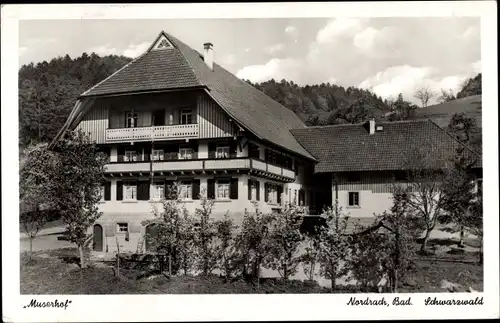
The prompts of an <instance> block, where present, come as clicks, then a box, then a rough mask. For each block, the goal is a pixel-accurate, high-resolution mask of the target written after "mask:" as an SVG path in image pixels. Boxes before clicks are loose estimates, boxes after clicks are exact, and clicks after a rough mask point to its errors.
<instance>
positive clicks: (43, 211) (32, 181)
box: [19, 144, 55, 260]
mask: <svg viewBox="0 0 500 323" xmlns="http://www.w3.org/2000/svg"><path fill="white" fill-rule="evenodd" d="M22 155H23V156H22V158H21V163H20V167H19V177H20V178H19V179H20V180H19V199H20V202H21V203H20V208H21V210H20V211H21V212H20V218H19V220H20V223H21V227H22V229H23V230H24V232H25V233H26V234H27V236H28V239H29V242H30V260H32V256H33V239H35V237H36V235H37V234H38V232H39V231H40V230H41V229H42V228H43V227H44V226H45V224H46V223H47V221H48V220H49V216H48V215H49V213H48V211H49V210H51V209H53V207H54V205H52V203H51V202H52V201H53V199H52V197H53V196H54V193H55V190H54V186H53V185H52V184H51V180H52V178H53V174H54V171H55V167H54V165H55V156H54V154H53V152H51V151H49V150H48V149H47V145H46V144H38V145H36V146H32V147H28V148H27V149H25V151H24V152H23V153H22Z"/></svg>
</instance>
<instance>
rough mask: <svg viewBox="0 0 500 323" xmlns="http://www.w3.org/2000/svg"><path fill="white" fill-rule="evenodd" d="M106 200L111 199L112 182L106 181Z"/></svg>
mask: <svg viewBox="0 0 500 323" xmlns="http://www.w3.org/2000/svg"><path fill="white" fill-rule="evenodd" d="M104 200H105V201H111V182H106V183H104Z"/></svg>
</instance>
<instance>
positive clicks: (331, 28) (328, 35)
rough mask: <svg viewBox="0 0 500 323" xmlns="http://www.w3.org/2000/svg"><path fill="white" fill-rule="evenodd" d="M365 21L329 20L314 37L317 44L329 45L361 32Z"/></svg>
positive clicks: (350, 19)
mask: <svg viewBox="0 0 500 323" xmlns="http://www.w3.org/2000/svg"><path fill="white" fill-rule="evenodd" d="M364 24H365V20H362V19H355V18H336V19H333V20H330V21H329V22H328V23H327V24H326V26H325V27H323V28H322V29H320V30H319V32H318V33H317V35H316V41H317V42H318V43H320V44H321V43H329V42H333V41H335V40H336V38H338V37H352V36H353V35H355V34H356V33H357V32H359V31H361V30H362V28H363V26H364Z"/></svg>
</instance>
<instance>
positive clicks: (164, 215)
mask: <svg viewBox="0 0 500 323" xmlns="http://www.w3.org/2000/svg"><path fill="white" fill-rule="evenodd" d="M178 193H179V185H178V183H175V182H174V183H173V184H172V185H170V186H167V187H166V194H165V195H166V196H165V198H163V199H162V200H161V204H162V207H161V209H159V210H158V209H157V208H153V216H154V217H153V219H148V220H144V221H142V222H141V224H142V225H143V226H145V227H148V226H152V228H154V230H152V231H153V232H154V234H148V235H147V236H146V239H147V240H148V244H149V245H151V247H150V250H156V252H157V253H162V254H163V253H165V252H166V253H167V254H168V256H169V262H170V266H171V269H172V272H171V273H172V274H173V275H175V274H176V273H177V272H178V271H179V269H180V268H181V265H182V263H183V265H184V268H183V269H184V273H185V274H187V272H188V271H189V268H188V267H187V264H188V258H183V255H187V254H188V253H189V250H183V247H186V249H187V247H188V245H187V244H185V243H184V242H185V241H183V238H186V239H187V238H188V237H189V235H188V234H187V233H188V232H189V226H188V223H189V222H187V216H185V215H186V212H185V208H184V206H183V205H182V204H181V200H180V198H179V194H178ZM183 216H184V217H183ZM184 219H186V223H183V220H184ZM184 228H185V229H184ZM183 231H185V232H186V234H184V235H183Z"/></svg>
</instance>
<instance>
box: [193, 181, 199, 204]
mask: <svg viewBox="0 0 500 323" xmlns="http://www.w3.org/2000/svg"><path fill="white" fill-rule="evenodd" d="M199 199H200V180H199V179H195V180H193V200H199Z"/></svg>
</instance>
